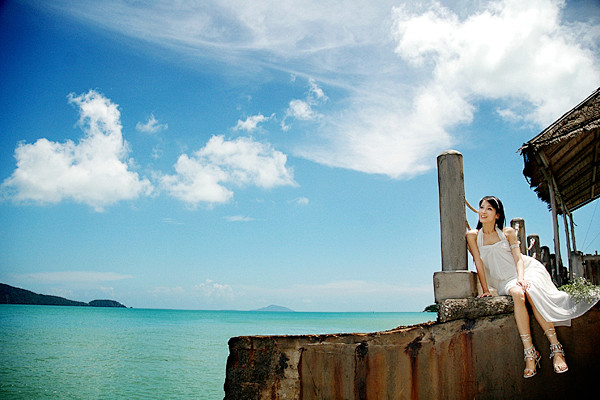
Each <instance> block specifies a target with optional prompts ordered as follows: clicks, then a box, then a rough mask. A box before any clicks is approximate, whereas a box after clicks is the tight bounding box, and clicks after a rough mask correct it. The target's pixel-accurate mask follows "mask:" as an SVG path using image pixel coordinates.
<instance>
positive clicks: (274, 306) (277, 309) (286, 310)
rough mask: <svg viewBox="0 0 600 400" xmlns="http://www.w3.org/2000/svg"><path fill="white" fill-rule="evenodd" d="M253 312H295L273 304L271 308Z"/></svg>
mask: <svg viewBox="0 0 600 400" xmlns="http://www.w3.org/2000/svg"><path fill="white" fill-rule="evenodd" d="M252 311H280V312H281V311H284V312H294V310H290V309H289V308H287V307H282V306H276V305H274V304H271V305H270V306H267V307H263V308H259V309H258V310H252Z"/></svg>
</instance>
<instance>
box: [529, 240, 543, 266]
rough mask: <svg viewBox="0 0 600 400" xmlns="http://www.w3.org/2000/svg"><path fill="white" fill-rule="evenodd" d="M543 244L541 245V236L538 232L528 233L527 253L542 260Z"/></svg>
mask: <svg viewBox="0 0 600 400" xmlns="http://www.w3.org/2000/svg"><path fill="white" fill-rule="evenodd" d="M541 251H542V246H541V245H540V237H539V236H538V235H536V234H532V235H527V255H529V256H531V257H535V258H536V259H538V260H539V261H540V262H541V261H542V253H541Z"/></svg>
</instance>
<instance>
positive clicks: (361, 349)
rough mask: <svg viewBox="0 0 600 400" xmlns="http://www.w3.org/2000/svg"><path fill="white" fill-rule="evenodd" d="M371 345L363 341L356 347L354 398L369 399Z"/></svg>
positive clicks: (359, 399)
mask: <svg viewBox="0 0 600 400" xmlns="http://www.w3.org/2000/svg"><path fill="white" fill-rule="evenodd" d="M368 357H369V345H368V343H367V342H361V343H360V344H359V345H358V346H356V348H355V349H354V398H355V399H358V400H366V399H367V375H368V373H369V363H368Z"/></svg>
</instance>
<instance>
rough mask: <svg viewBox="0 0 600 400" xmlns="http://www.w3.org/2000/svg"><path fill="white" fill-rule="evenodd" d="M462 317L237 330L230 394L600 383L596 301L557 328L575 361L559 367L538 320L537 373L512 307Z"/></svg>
mask: <svg viewBox="0 0 600 400" xmlns="http://www.w3.org/2000/svg"><path fill="white" fill-rule="evenodd" d="M470 301H471V302H481V303H482V304H483V306H482V307H481V304H480V307H473V304H470V305H469V309H471V310H472V309H477V308H479V309H485V308H486V302H493V301H495V302H496V303H498V302H503V301H509V299H508V298H506V299H498V298H494V299H470ZM490 304H491V303H490ZM497 306H498V305H497V304H496V305H495V306H494V307H497ZM459 308H460V307H459ZM499 308H500V309H502V306H500V307H499ZM505 309H506V310H509V307H505ZM451 314H452V312H451ZM457 316H458V317H463V318H459V319H454V320H450V321H448V322H432V323H426V324H420V325H414V326H408V327H399V328H396V329H393V330H390V331H385V332H376V333H365V334H338V335H306V336H246V337H235V338H232V339H231V340H230V341H229V358H228V361H227V373H226V381H225V399H231V400H233V399H244V400H251V399H372V400H375V399H507V398H531V399H552V398H573V396H574V395H578V394H581V395H583V394H584V393H589V391H590V388H591V390H592V391H593V390H594V388H595V384H594V383H593V382H595V379H597V377H598V376H600V362H599V357H600V335H599V334H598V332H600V310H599V309H598V308H597V306H596V307H595V308H593V309H592V310H590V311H589V312H588V313H586V314H585V315H584V316H582V317H580V318H578V319H575V320H573V321H572V326H571V327H558V328H557V333H558V336H559V339H560V341H561V342H562V344H563V346H564V348H565V351H566V358H567V362H568V364H569V371H568V372H566V373H564V374H560V375H559V374H556V373H554V372H553V370H552V363H551V360H550V359H549V358H548V356H549V348H548V341H547V340H546V338H545V337H544V336H543V332H542V331H541V329H540V327H539V326H538V325H537V323H536V322H533V321H534V319H533V318H532V335H533V339H534V344H535V345H536V347H537V348H538V350H539V351H540V352H541V354H542V357H543V358H542V367H541V369H540V370H539V371H538V374H537V375H536V376H535V377H533V378H530V379H524V378H523V377H522V375H523V368H524V361H523V346H522V344H521V341H520V338H519V334H518V331H517V328H516V325H515V321H514V316H513V314H512V312H510V311H509V312H508V313H501V314H498V315H491V316H481V317H480V316H478V315H476V314H473V315H462V316H461V315H459V314H457Z"/></svg>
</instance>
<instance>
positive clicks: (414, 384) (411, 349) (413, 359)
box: [404, 331, 425, 399]
mask: <svg viewBox="0 0 600 400" xmlns="http://www.w3.org/2000/svg"><path fill="white" fill-rule="evenodd" d="M424 336H425V333H423V332H422V331H421V333H420V334H419V336H417V337H416V338H415V339H414V340H413V341H412V342H410V343H409V344H407V345H406V347H405V348H404V352H405V353H406V354H407V355H408V357H409V358H410V398H411V399H416V398H417V397H418V394H419V379H418V377H419V373H418V365H417V364H418V357H419V351H420V350H421V347H422V346H423V345H422V344H421V340H422V339H423V337H424Z"/></svg>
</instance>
